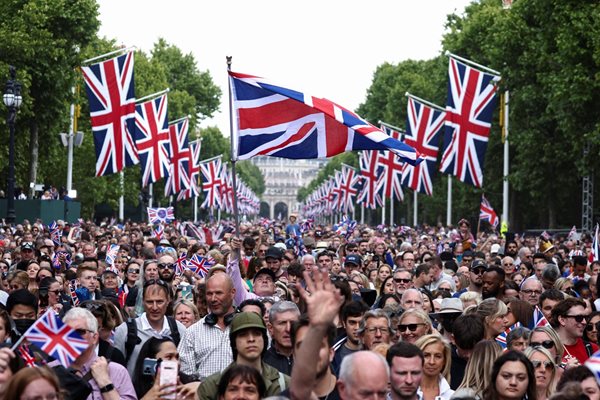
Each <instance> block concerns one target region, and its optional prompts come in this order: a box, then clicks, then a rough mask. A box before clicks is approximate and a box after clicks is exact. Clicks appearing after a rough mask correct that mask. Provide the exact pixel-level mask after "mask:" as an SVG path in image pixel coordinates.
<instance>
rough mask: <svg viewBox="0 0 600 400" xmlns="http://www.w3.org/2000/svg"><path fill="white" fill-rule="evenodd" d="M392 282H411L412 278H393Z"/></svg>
mask: <svg viewBox="0 0 600 400" xmlns="http://www.w3.org/2000/svg"><path fill="white" fill-rule="evenodd" d="M394 282H396V283H410V282H412V279H402V278H394Z"/></svg>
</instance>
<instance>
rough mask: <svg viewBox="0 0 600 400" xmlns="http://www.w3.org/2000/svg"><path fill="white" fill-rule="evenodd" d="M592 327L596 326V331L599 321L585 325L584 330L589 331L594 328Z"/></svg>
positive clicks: (599, 324) (599, 329)
mask: <svg viewBox="0 0 600 400" xmlns="http://www.w3.org/2000/svg"><path fill="white" fill-rule="evenodd" d="M594 328H596V330H597V331H600V322H596V323H595V324H588V325H587V326H586V327H585V330H586V331H588V332H591V331H593V330H594Z"/></svg>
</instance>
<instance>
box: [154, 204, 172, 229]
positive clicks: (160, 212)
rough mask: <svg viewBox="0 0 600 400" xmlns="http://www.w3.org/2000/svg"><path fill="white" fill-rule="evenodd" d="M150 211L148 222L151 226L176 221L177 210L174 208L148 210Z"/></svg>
mask: <svg viewBox="0 0 600 400" xmlns="http://www.w3.org/2000/svg"><path fill="white" fill-rule="evenodd" d="M147 210H148V222H149V223H150V224H153V225H154V224H160V223H161V222H164V223H166V224H168V223H169V222H171V221H173V220H174V219H175V210H174V209H173V207H167V208H164V207H159V208H150V207H148V208H147Z"/></svg>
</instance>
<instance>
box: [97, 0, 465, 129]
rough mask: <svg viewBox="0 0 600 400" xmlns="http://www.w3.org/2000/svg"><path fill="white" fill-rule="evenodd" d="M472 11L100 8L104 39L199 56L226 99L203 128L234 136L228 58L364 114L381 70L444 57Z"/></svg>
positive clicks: (248, 0)
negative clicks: (454, 17) (451, 27)
mask: <svg viewBox="0 0 600 400" xmlns="http://www.w3.org/2000/svg"><path fill="white" fill-rule="evenodd" d="M470 2H471V0H416V1H408V0H370V1H369V0H321V1H316V0H303V1H301V2H291V1H285V0H219V1H214V0H170V1H164V0H163V1H158V0H98V3H99V5H100V9H99V11H100V21H101V27H100V35H101V36H105V37H107V38H109V39H116V41H117V43H119V44H123V45H126V46H136V47H137V48H138V49H140V50H143V51H145V52H149V51H150V50H151V49H152V47H153V44H154V43H155V42H156V41H157V40H158V38H160V37H162V38H164V39H165V40H166V41H167V42H168V43H170V44H173V45H176V46H177V47H179V48H180V49H181V50H182V51H183V52H184V53H186V54H187V53H192V54H193V55H194V57H195V59H196V62H197V66H198V69H199V70H200V71H209V73H210V75H211V77H212V79H213V81H214V82H215V84H217V85H218V86H219V87H220V88H221V90H222V92H223V96H222V98H221V106H220V109H219V112H218V113H216V114H215V116H214V117H213V118H210V119H206V120H204V121H202V123H201V125H200V126H202V127H206V126H217V127H218V128H219V129H220V130H221V132H222V133H223V134H224V135H225V136H229V106H228V89H227V64H226V56H232V57H233V61H232V70H234V71H236V72H242V73H246V74H251V75H256V76H261V77H264V78H268V79H269V80H271V81H272V82H275V83H278V84H279V85H282V86H285V87H288V88H290V89H294V90H298V91H302V92H305V93H309V94H311V95H313V96H317V97H325V98H327V99H329V100H332V101H334V102H336V103H338V104H340V105H342V106H343V107H345V108H348V109H351V110H355V109H356V108H357V107H358V106H359V105H360V104H361V103H363V102H364V101H365V99H366V94H367V89H368V88H369V86H370V85H371V82H372V78H373V74H374V72H375V70H376V68H377V66H379V65H381V64H383V63H385V62H388V63H392V64H397V63H398V62H401V61H404V60H408V59H415V60H421V59H429V58H432V57H435V56H436V55H438V54H439V53H440V51H441V39H442V35H443V33H444V24H445V22H446V16H447V15H448V14H451V13H454V12H456V13H462V12H463V10H464V8H465V6H466V5H467V4H469V3H470ZM147 94H149V93H136V96H137V97H138V98H140V97H143V96H145V95H147ZM173 118H177V117H176V116H173ZM371 122H372V121H371Z"/></svg>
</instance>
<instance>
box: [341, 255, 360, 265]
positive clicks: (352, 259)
mask: <svg viewBox="0 0 600 400" xmlns="http://www.w3.org/2000/svg"><path fill="white" fill-rule="evenodd" d="M344 264H354V265H356V266H358V267H360V265H361V264H362V261H361V259H360V257H359V256H357V255H356V254H348V255H347V256H346V259H345V260H344Z"/></svg>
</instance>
